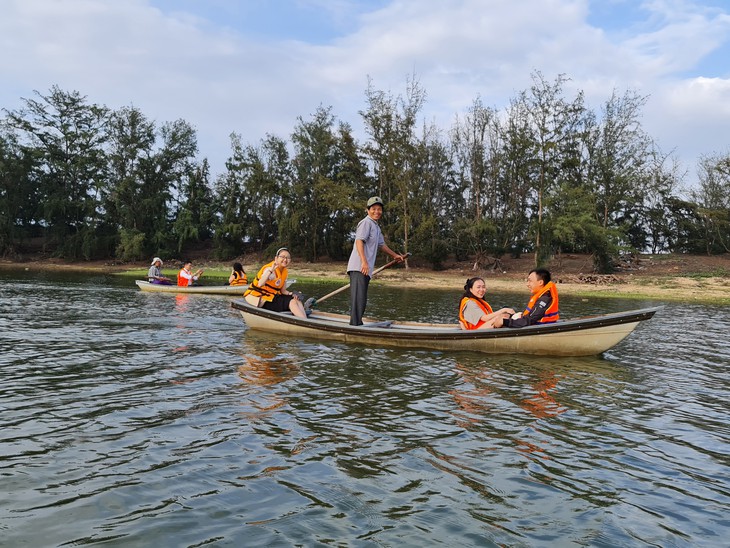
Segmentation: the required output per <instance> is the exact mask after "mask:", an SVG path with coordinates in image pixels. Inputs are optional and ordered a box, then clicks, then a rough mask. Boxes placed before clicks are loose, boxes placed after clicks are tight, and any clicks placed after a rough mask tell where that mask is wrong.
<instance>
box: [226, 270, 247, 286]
mask: <svg viewBox="0 0 730 548" xmlns="http://www.w3.org/2000/svg"><path fill="white" fill-rule="evenodd" d="M247 283H248V278H247V277H246V273H245V272H243V273H241V272H236V271H235V270H234V271H233V281H232V282H231V283H230V284H228V285H246V284H247Z"/></svg>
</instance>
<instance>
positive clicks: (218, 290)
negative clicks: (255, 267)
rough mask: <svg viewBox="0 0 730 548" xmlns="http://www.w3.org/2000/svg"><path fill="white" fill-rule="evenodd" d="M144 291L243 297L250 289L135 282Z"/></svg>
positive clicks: (228, 286) (244, 287)
mask: <svg viewBox="0 0 730 548" xmlns="http://www.w3.org/2000/svg"><path fill="white" fill-rule="evenodd" d="M134 283H136V284H137V287H139V288H140V289H141V290H142V291H148V292H153V293H205V294H207V295H233V296H238V297H241V296H243V293H244V292H245V291H246V289H248V286H247V285H232V286H231V285H191V286H188V287H180V286H177V285H163V284H153V283H150V282H145V281H144V280H135V281H134Z"/></svg>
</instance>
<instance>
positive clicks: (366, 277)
mask: <svg viewBox="0 0 730 548" xmlns="http://www.w3.org/2000/svg"><path fill="white" fill-rule="evenodd" d="M367 214H368V215H367V217H365V218H364V219H363V220H362V221H360V222H359V223H358V224H357V230H356V231H355V245H354V246H352V253H351V254H350V260H349V261H348V263H347V274H348V276H350V325H362V317H363V314H365V306H366V305H367V303H368V285H369V284H370V276H371V274H372V273H373V271H374V270H375V258H376V257H377V255H378V250H379V249H382V250H383V251H385V252H386V253H387V254H388V255H390V256H391V257H393V258H394V259H395V260H396V261H398V262H399V263H400V262H403V260H404V259H405V257H404V256H403V255H399V254H398V253H396V252H395V251H393V250H392V249H390V248H389V247H388V246H387V245H385V239H384V238H383V233H382V231H381V230H380V225H378V221H379V220H380V218H381V217H382V216H383V200H382V199H381V198H380V197H379V196H373V197H372V198H370V199H369V200H368V203H367Z"/></svg>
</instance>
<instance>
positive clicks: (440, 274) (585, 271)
mask: <svg viewBox="0 0 730 548" xmlns="http://www.w3.org/2000/svg"><path fill="white" fill-rule="evenodd" d="M381 261H382V258H381ZM243 262H244V267H245V268H246V270H247V271H248V272H252V271H254V270H255V269H256V268H258V266H259V265H260V264H261V262H260V261H256V260H254V259H253V258H245V260H244V261H243ZM195 265H196V267H197V266H200V267H203V268H205V269H206V270H208V271H209V272H210V273H213V272H214V271H218V272H219V274H220V275H223V273H225V272H227V271H228V269H229V268H230V263H220V262H214V261H206V260H204V259H203V258H201V259H200V260H196V262H195ZM148 267H149V265H148V264H147V263H146V262H145V263H134V264H130V263H114V262H103V261H100V262H81V263H69V262H65V261H61V260H56V259H40V258H34V259H29V260H26V261H7V260H0V268H4V269H24V270H29V271H44V270H46V271H47V270H66V271H87V272H110V273H118V274H123V273H125V272H126V273H128V272H129V271H135V272H139V271H140V270H141V271H146V270H147V268H148ZM532 267H533V259H532V257H529V256H525V257H522V258H519V259H513V258H503V259H502V260H501V261H500V262H499V263H498V264H496V265H495V264H480V265H476V268H475V265H473V264H471V263H451V264H447V265H445V268H444V270H440V271H434V270H432V269H430V268H424V267H422V266H414V264H413V262H412V264H411V266H410V267H409V268H404V267H402V266H398V267H393V268H390V269H388V270H384V271H383V272H381V273H380V274H379V275H378V278H377V279H376V280H378V283H387V284H391V283H393V284H395V283H398V284H407V285H409V286H411V287H421V288H444V287H453V288H457V289H459V290H460V289H461V287H462V286H463V285H464V281H465V280H466V279H467V278H469V277H471V276H481V277H483V278H484V279H485V280H486V281H487V285H488V287H490V288H493V289H499V290H505V291H519V292H523V291H526V287H525V282H524V280H525V277H526V275H527V272H529V270H530V269H531V268H532ZM176 268H177V264H176V262H175V261H168V262H167V264H165V265H164V270H165V271H166V272H167V273H168V274H169V273H171V271H172V270H175V269H176ZM345 268H346V265H345V264H344V263H333V262H320V263H301V262H297V261H296V257H295V261H294V262H293V264H292V266H291V268H290V271H291V274H290V276H291V277H295V278H297V279H300V280H305V279H317V280H332V281H341V282H343V283H347V276H346V273H345ZM549 268H550V270H551V272H552V274H553V278H554V279H555V280H556V281H557V282H558V285H559V287H560V291H561V293H562V294H567V295H571V294H572V295H586V296H590V295H601V296H619V297H626V298H633V297H636V298H650V299H657V300H666V301H684V302H716V303H720V304H726V305H730V292H728V286H729V285H730V255H727V254H726V255H719V256H704V255H643V256H640V257H639V258H638V259H636V260H634V261H632V262H627V263H626V264H623V265H621V269H620V270H619V271H617V272H616V273H614V274H611V275H606V276H600V275H594V274H592V273H591V271H592V265H591V259H590V257H589V256H585V255H563V256H561V257H559V258H556V259H553V261H551V263H550V265H549Z"/></svg>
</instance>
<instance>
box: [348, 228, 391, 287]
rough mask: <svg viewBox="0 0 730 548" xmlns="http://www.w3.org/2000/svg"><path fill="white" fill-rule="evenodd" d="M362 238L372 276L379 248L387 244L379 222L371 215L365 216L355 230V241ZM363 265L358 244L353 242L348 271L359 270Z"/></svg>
mask: <svg viewBox="0 0 730 548" xmlns="http://www.w3.org/2000/svg"><path fill="white" fill-rule="evenodd" d="M357 240H362V241H363V242H364V244H365V259H366V260H367V262H368V267H369V268H370V275H371V276H372V274H373V271H374V270H375V259H376V258H377V256H378V249H380V248H381V247H382V246H384V245H385V239H384V238H383V233H382V232H381V230H380V227H379V226H378V223H376V222H375V221H373V220H372V219H371V218H370V217H365V218H364V219H363V220H362V221H360V222H359V223H358V224H357V229H356V230H355V241H357ZM361 267H362V263H361V261H360V255H359V254H358V252H357V246H356V245H355V244H353V246H352V253H350V260H349V261H348V262H347V271H348V272H350V271H351V270H357V271H359V270H360V268H361Z"/></svg>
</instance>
